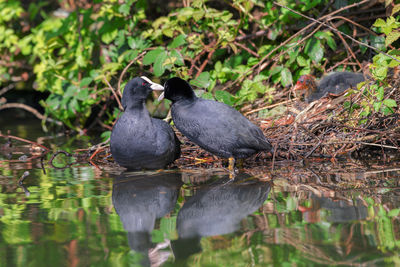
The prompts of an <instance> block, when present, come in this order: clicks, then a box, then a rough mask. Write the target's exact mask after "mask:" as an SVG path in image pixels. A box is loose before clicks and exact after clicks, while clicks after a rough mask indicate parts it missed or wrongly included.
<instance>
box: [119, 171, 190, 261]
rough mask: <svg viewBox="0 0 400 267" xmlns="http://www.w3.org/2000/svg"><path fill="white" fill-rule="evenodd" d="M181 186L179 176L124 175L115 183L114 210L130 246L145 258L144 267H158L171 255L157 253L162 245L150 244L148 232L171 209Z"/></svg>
mask: <svg viewBox="0 0 400 267" xmlns="http://www.w3.org/2000/svg"><path fill="white" fill-rule="evenodd" d="M181 185H182V182H181V174H180V173H153V174H151V175H143V174H141V175H138V174H136V175H135V174H134V173H132V174H129V173H126V174H123V175H121V176H119V177H117V178H116V179H115V180H114V184H113V193H112V201H113V204H114V208H115V210H116V211H117V213H118V215H119V216H120V219H121V222H122V224H123V226H124V229H125V230H126V231H127V232H128V242H129V246H130V247H131V249H132V250H134V251H137V252H140V253H141V254H142V255H143V256H144V257H143V259H142V262H141V264H142V265H143V266H150V265H151V266H159V265H160V264H161V263H162V262H164V261H166V260H167V259H168V257H169V255H170V252H168V251H162V250H159V249H161V248H163V244H158V245H157V246H156V244H153V243H152V242H151V232H152V231H153V229H154V225H155V222H156V219H158V218H162V217H164V216H165V215H167V214H168V213H170V212H171V211H172V210H173V209H174V207H175V203H176V200H177V197H178V192H179V189H180V187H181ZM167 245H168V244H167ZM167 245H166V246H167Z"/></svg>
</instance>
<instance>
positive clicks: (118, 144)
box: [110, 77, 180, 170]
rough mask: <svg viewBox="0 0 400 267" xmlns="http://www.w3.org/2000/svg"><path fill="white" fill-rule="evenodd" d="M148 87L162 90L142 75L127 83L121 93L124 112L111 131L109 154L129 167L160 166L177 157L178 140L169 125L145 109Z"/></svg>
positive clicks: (178, 151) (120, 163)
mask: <svg viewBox="0 0 400 267" xmlns="http://www.w3.org/2000/svg"><path fill="white" fill-rule="evenodd" d="M152 90H162V86H161V85H159V84H156V83H153V82H151V81H150V80H148V79H147V78H145V77H144V78H139V77H136V78H134V79H132V80H131V81H129V82H128V83H127V85H126V86H125V89H124V93H123V95H122V105H123V107H124V113H123V114H122V116H121V117H120V118H119V119H118V121H117V123H116V124H115V125H114V127H113V130H112V133H111V140H110V146H111V154H112V155H113V158H114V159H115V161H116V162H117V163H118V164H119V165H121V166H123V167H126V168H128V169H129V170H137V169H161V168H164V167H165V166H166V165H168V164H169V163H171V162H173V161H174V160H175V159H177V158H179V156H180V142H179V140H178V139H177V137H176V135H175V133H174V131H173V130H172V128H171V127H170V126H169V125H168V123H166V122H165V121H163V120H159V119H155V118H152V117H151V116H150V114H149V112H148V110H147V109H146V106H145V100H146V98H147V96H148V94H149V93H150V92H151V91H152Z"/></svg>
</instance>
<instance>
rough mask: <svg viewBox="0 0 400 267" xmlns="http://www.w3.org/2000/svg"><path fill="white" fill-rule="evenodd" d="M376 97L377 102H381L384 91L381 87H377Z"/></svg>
mask: <svg viewBox="0 0 400 267" xmlns="http://www.w3.org/2000/svg"><path fill="white" fill-rule="evenodd" d="M377 93H378V95H377V96H376V98H377V99H378V100H379V101H382V100H383V96H384V93H385V92H384V90H383V87H379V88H378V92H377Z"/></svg>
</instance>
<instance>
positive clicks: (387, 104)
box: [383, 98, 397, 108]
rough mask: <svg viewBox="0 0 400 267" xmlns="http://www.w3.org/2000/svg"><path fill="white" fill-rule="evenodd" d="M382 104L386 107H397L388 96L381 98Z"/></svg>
mask: <svg viewBox="0 0 400 267" xmlns="http://www.w3.org/2000/svg"><path fill="white" fill-rule="evenodd" d="M383 104H384V105H385V106H387V107H390V108H394V107H397V103H396V101H395V100H394V99H391V98H388V99H385V100H383Z"/></svg>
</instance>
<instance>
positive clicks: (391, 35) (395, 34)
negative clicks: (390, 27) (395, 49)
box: [385, 31, 400, 46]
mask: <svg viewBox="0 0 400 267" xmlns="http://www.w3.org/2000/svg"><path fill="white" fill-rule="evenodd" d="M399 38H400V32H397V31H392V32H390V33H389V34H388V35H387V36H386V40H385V45H386V46H388V45H390V44H392V43H393V42H395V41H397V40H398V39H399Z"/></svg>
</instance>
